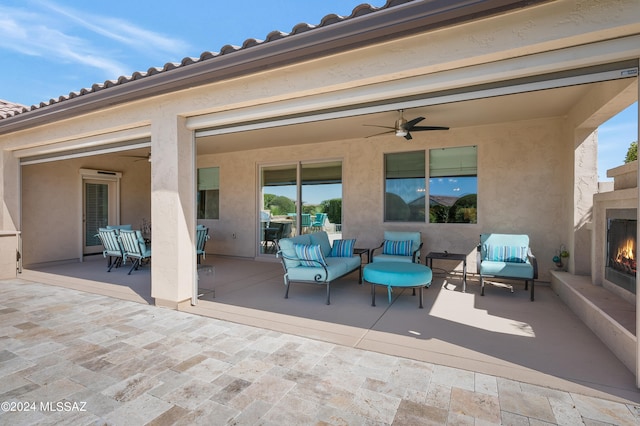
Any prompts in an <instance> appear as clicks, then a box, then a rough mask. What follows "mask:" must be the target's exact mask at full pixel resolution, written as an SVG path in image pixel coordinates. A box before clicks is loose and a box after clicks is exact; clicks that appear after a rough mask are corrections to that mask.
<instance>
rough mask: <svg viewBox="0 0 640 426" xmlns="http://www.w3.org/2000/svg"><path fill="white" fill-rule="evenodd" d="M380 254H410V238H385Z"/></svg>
mask: <svg viewBox="0 0 640 426" xmlns="http://www.w3.org/2000/svg"><path fill="white" fill-rule="evenodd" d="M382 254H392V255H396V256H411V240H407V241H391V240H385V241H384V244H383V245H382Z"/></svg>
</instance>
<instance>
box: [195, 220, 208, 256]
mask: <svg viewBox="0 0 640 426" xmlns="http://www.w3.org/2000/svg"><path fill="white" fill-rule="evenodd" d="M209 238H210V237H209V228H207V227H206V226H204V225H197V226H196V255H197V257H198V265H199V264H200V263H202V259H203V258H205V257H206V253H205V251H204V246H205V245H206V244H207V241H208V240H209Z"/></svg>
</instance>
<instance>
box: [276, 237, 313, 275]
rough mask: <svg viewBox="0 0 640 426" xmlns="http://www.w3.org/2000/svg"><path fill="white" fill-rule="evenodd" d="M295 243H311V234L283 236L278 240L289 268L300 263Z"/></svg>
mask: <svg viewBox="0 0 640 426" xmlns="http://www.w3.org/2000/svg"><path fill="white" fill-rule="evenodd" d="M294 244H311V238H309V235H298V236H296V237H292V238H282V239H280V240H278V246H279V247H280V250H282V258H283V260H284V263H285V265H286V266H287V268H295V267H296V266H299V265H300V261H299V260H297V259H298V255H297V254H296V249H295V248H294V247H293V246H294Z"/></svg>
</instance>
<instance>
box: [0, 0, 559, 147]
mask: <svg viewBox="0 0 640 426" xmlns="http://www.w3.org/2000/svg"><path fill="white" fill-rule="evenodd" d="M548 1H549V0H516V1H514V0H489V1H478V0H457V1H449V0H437V1H428V2H424V1H415V2H414V1H407V2H403V1H392V2H389V4H388V5H387V6H385V8H383V10H379V11H376V12H375V13H368V14H364V15H363V16H356V17H354V18H352V19H346V20H344V21H338V22H327V23H324V24H323V25H321V26H319V27H316V28H307V29H306V30H304V31H302V32H300V33H295V34H290V35H287V36H282V38H277V39H275V40H273V41H269V42H263V43H257V42H255V40H254V43H245V45H244V46H243V47H242V48H239V49H237V50H235V49H229V51H228V52H226V53H225V52H222V53H221V54H217V55H216V54H210V53H209V52H205V53H203V54H202V55H201V57H200V59H199V60H194V59H191V58H185V59H184V60H183V61H182V63H181V64H179V65H177V64H167V65H165V67H164V69H163V70H162V71H158V70H157V69H150V70H149V71H150V72H147V73H134V75H133V76H131V77H128V78H127V77H120V78H119V79H118V80H117V81H112V82H105V84H103V85H99V84H96V85H94V86H93V87H92V88H91V89H83V90H82V91H81V92H80V93H72V94H70V96H69V97H62V96H61V97H60V98H59V99H58V100H54V99H51V100H50V101H49V103H48V104H47V103H41V104H40V106H39V107H36V106H34V107H32V109H31V110H30V111H27V112H23V113H20V114H17V115H14V116H11V117H7V118H4V119H1V120H0V135H1V134H6V133H10V132H15V131H18V130H21V129H25V128H30V127H34V126H38V125H40V124H44V123H47V122H51V121H59V120H63V119H66V118H70V117H74V116H77V115H78V114H84V113H88V112H92V111H96V110H98V109H103V108H105V107H110V106H115V105H119V104H122V103H126V102H131V101H135V100H139V99H144V98H148V97H150V96H158V95H162V94H166V93H171V92H175V91H179V90H183V89H188V88H192V87H197V86H201V85H203V84H210V83H214V82H219V81H224V80H228V79H233V78H237V77H240V76H245V75H251V74H256V73H260V72H264V71H267V70H273V69H277V68H280V67H285V66H288V65H291V64H294V63H298V62H303V61H307V60H309V59H313V58H317V57H322V56H328V55H335V54H338V53H342V52H346V51H349V50H353V49H355V48H362V47H365V46H369V45H373V44H378V43H382V42H386V41H390V40H395V39H398V38H402V37H406V36H408V35H412V34H417V33H420V32H424V31H430V30H435V29H438V28H443V27H447V26H452V25H459V24H462V23H464V22H468V21H472V20H476V19H480V18H483V17H488V16H492V15H495V14H500V13H506V12H508V11H511V10H515V9H519V8H523V7H530V6H532V5H535V4H541V3H547V2H548ZM397 3H400V5H397ZM391 6H393V7H391ZM356 18H357V19H356ZM223 49H224V48H223Z"/></svg>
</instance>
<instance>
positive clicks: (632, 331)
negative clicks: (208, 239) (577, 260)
mask: <svg viewBox="0 0 640 426" xmlns="http://www.w3.org/2000/svg"><path fill="white" fill-rule="evenodd" d="M637 168H638V164H637V161H634V162H631V163H628V164H625V165H622V166H620V167H616V168H614V169H611V170H608V171H607V176H608V177H612V178H613V179H614V182H613V185H611V184H610V183H607V184H605V185H606V186H608V188H607V187H605V188H601V192H599V193H598V194H595V195H594V197H593V215H592V221H591V223H590V224H589V229H590V230H591V276H590V277H588V276H581V275H574V274H571V273H568V272H562V271H551V286H552V288H553V290H554V291H555V292H556V293H557V294H558V295H559V297H560V298H561V299H562V300H563V302H564V303H565V304H566V305H567V306H569V307H570V308H571V310H572V311H573V312H574V313H575V314H576V315H577V316H578V317H579V318H580V319H581V320H582V321H583V322H584V323H585V324H586V325H587V326H588V327H589V328H590V329H591V330H592V331H593V332H594V333H595V334H596V335H597V336H598V337H599V338H600V340H602V342H603V343H605V345H607V347H608V348H609V349H610V350H611V351H612V352H613V353H614V354H615V355H616V356H617V357H618V359H619V360H620V361H621V362H622V363H623V364H624V365H625V366H626V367H627V368H628V369H629V370H630V371H631V372H633V373H634V374H636V371H637V370H636V357H637V352H638V343H637V336H636V334H637V333H636V295H635V294H633V293H632V292H629V291H627V290H625V289H623V288H621V287H619V286H617V285H616V284H613V283H611V282H609V281H608V280H607V279H606V278H605V266H606V263H607V262H606V256H607V247H606V244H607V233H606V231H607V219H609V218H612V217H618V218H622V219H635V218H637V208H638V185H637V179H638V177H637V170H638V169H637ZM611 186H612V188H611Z"/></svg>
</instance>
